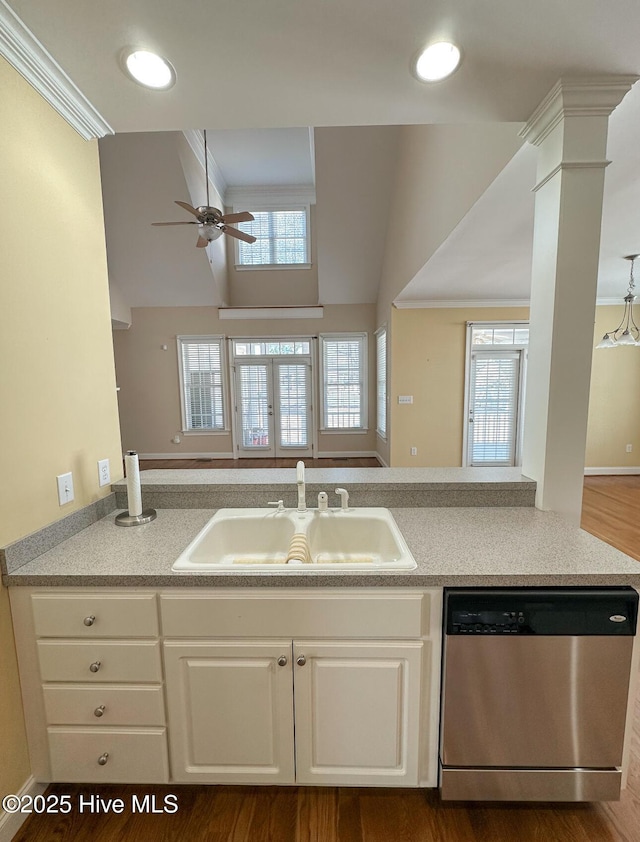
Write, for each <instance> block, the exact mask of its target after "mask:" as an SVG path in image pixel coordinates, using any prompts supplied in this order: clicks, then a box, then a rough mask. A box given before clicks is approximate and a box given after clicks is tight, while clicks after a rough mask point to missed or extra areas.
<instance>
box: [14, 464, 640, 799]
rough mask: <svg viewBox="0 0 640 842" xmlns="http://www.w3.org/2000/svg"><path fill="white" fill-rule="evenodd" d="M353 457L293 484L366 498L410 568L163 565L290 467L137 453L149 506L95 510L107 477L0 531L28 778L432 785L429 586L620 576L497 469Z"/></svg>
mask: <svg viewBox="0 0 640 842" xmlns="http://www.w3.org/2000/svg"><path fill="white" fill-rule="evenodd" d="M368 470H369V469H355V470H353V471H351V470H348V469H333V470H332V469H328V470H326V469H316V470H314V469H310V470H308V471H307V503H308V504H310V505H313V504H314V502H315V498H316V495H317V493H318V492H319V491H322V490H324V491H326V492H327V493H328V494H329V495H330V501H331V505H333V506H336V505H337V504H338V501H337V499H336V498H335V497H334V489H335V487H336V486H345V487H346V488H347V489H348V490H349V493H350V503H351V504H353V505H354V506H355V507H356V508H357V507H359V506H380V505H382V506H387V507H388V508H390V509H391V512H392V514H393V516H394V518H395V520H396V522H397V524H398V526H399V527H400V530H401V532H402V534H403V536H404V538H405V540H406V542H407V544H408V546H409V549H410V550H411V552H412V554H413V556H414V558H415V560H416V562H417V566H416V568H415V569H414V570H411V571H398V570H396V571H386V572H383V571H380V572H360V571H357V572H342V573H341V572H339V571H338V572H336V573H333V572H322V573H320V572H316V573H314V572H313V571H312V570H310V571H309V572H307V569H305V571H304V572H303V573H301V572H300V568H299V567H297V568H293V569H292V571H291V572H290V571H288V570H286V571H282V572H278V573H275V572H262V571H261V572H256V573H253V572H250V571H249V572H248V571H246V570H243V571H242V572H238V571H233V570H232V571H228V572H220V573H218V572H215V573H210V572H208V573H206V574H198V573H195V574H176V573H173V572H172V571H171V565H172V563H173V562H174V561H175V559H176V558H177V557H178V555H179V554H180V553H181V552H182V550H183V549H184V548H185V546H186V545H187V544H188V543H189V542H190V541H191V540H192V539H193V538H194V537H195V535H196V534H197V533H198V532H199V531H200V530H201V529H202V528H203V527H204V525H205V524H206V523H207V522H208V520H209V519H210V518H211V517H212V515H213V514H214V511H215V510H216V509H217V508H218V507H220V506H225V507H227V506H229V507H238V506H243V505H244V506H266V504H267V503H268V502H270V501H277V500H279V499H283V500H284V504H285V506H287V507H291V506H292V505H294V500H295V479H294V476H295V474H294V471H293V470H265V471H251V470H245V471H167V472H160V471H149V472H143V474H142V482H143V498H144V502H145V505H151V506H153V507H154V508H156V509H157V510H158V518H157V520H156V521H154V522H152V523H150V524H147V525H144V526H140V527H135V528H132V529H122V528H119V527H117V526H116V525H115V523H114V516H115V513H116V511H117V510H119V508H121V507H122V506H123V505H125V502H124V501H125V498H124V497H123V485H122V484H119V483H116V484H115V486H114V496H112V497H111V498H109V500H108V501H103V502H102V503H101V504H100V505H101V506H102V508H100V507H98V508H97V509H96V512H95V513H94V515H93V520H94V522H92V523H90V525H87V524H86V523H85V525H84V528H81V529H80V530H79V531H77V532H76V533H75V534H68V535H66V536H65V537H64V540H60V538H61V535H62V532H61V529H60V527H59V526H58V528H57V530H56V531H55V534H54V535H53V536H51V537H50V540H51V541H54V542H55V541H56V539H57V541H58V542H57V543H56V544H55V546H47V536H46V534H45V533H46V530H43V531H42V533H39V534H38V536H31V537H30V538H28V539H23V541H22V542H18V543H17V544H16V545H12V546H11V547H8V548H6V549H5V551H4V555H3V577H4V581H5V583H6V584H7V585H8V586H9V588H10V596H11V603H12V611H13V614H14V625H15V630H16V638H17V648H18V654H19V661H20V670H21V680H22V685H23V693H24V705H25V716H26V721H27V730H28V734H29V745H30V752H31V762H32V768H33V770H34V776H35V777H36V779H37V780H41V781H51V780H59V781H71V780H76V781H87V782H88V781H101V782H122V783H126V782H163V781H164V782H166V781H173V782H194V783H197V782H200V783H221V782H236V783H300V784H322V785H355V786H363V785H371V786H425V787H435V786H437V780H438V772H437V744H438V719H439V701H438V700H439V693H440V670H439V664H440V646H441V635H442V631H441V625H442V588H443V587H447V586H454V587H455V586H510V585H517V586H525V587H528V586H531V587H533V586H547V585H553V586H563V585H571V586H576V585H577V586H585V585H586V586H592V585H593V586H603V585H613V584H624V585H632V586H634V587H640V565H639V564H638V562H636V561H634V560H633V559H630V558H629V557H628V556H625V555H624V554H623V553H621V552H619V551H618V550H616V549H614V548H613V547H611V546H609V545H607V544H604V543H603V542H601V541H600V540H598V539H597V538H595V537H593V536H592V535H590V534H588V533H586V532H584V531H583V530H581V529H579V528H577V527H575V526H572V525H570V524H568V523H567V522H566V521H565V520H564V519H563V518H562V517H561V516H559V515H557V514H554V513H550V512H542V511H539V510H537V509H535V508H534V506H533V501H534V493H535V484H534V483H532V482H531V481H530V480H528V479H526V478H524V477H522V476H520V475H519V473H518V472H517V471H511V470H508V469H488V470H486V471H476V470H473V471H465V470H464V469H459V470H445V469H441V470H440V471H438V470H437V469H420V470H417V471H415V470H401V469H371V471H372V474H373V476H367V475H363V473H362V472H365V471H368ZM438 502H440V503H441V505H438ZM116 506H118V508H116ZM73 517H74V516H73V515H72V516H70V518H73ZM63 531H64V530H63ZM30 555H31V557H29V556H30ZM637 665H638V647H636V651H635V655H634V660H633V666H632V671H631V672H632V674H633V675H635V673H636V672H637ZM632 684H633V682H632ZM632 690H633V686H632ZM294 699H295V704H294ZM213 711H215V715H214V714H213Z"/></svg>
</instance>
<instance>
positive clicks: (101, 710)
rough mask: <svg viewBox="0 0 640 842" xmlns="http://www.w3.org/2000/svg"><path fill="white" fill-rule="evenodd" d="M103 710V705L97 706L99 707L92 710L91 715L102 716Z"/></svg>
mask: <svg viewBox="0 0 640 842" xmlns="http://www.w3.org/2000/svg"><path fill="white" fill-rule="evenodd" d="M104 710H105V708H104V705H99V706H98V707H97V708H96V709H95V710H94V712H93V715H94V716H102V714H103V713H104Z"/></svg>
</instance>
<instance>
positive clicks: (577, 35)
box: [0, 0, 640, 300]
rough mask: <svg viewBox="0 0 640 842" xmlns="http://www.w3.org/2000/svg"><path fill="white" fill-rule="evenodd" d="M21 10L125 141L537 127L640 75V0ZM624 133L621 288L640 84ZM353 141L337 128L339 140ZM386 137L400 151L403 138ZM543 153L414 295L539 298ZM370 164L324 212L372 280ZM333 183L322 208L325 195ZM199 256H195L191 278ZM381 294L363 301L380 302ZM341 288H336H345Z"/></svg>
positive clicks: (617, 127) (465, 229)
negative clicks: (535, 120) (129, 64)
mask: <svg viewBox="0 0 640 842" xmlns="http://www.w3.org/2000/svg"><path fill="white" fill-rule="evenodd" d="M0 2H3V3H4V2H5V0H0ZM8 6H9V7H10V8H12V9H13V10H14V11H15V13H16V14H17V15H18V16H19V17H20V18H21V19H22V21H23V22H24V23H25V24H26V26H27V27H28V28H29V29H30V30H31V31H32V32H33V33H34V35H35V36H36V37H37V38H38V39H39V40H40V41H41V43H42V44H43V46H44V47H45V48H46V49H47V50H48V51H49V53H50V54H51V55H52V56H53V58H54V59H55V60H56V61H57V62H58V63H59V65H60V66H61V67H62V69H63V70H64V71H65V72H66V73H67V74H68V75H69V77H70V78H71V79H72V80H73V82H74V83H75V84H76V85H77V86H78V88H79V89H80V90H81V91H82V93H83V94H84V95H85V96H86V97H87V98H88V99H89V101H90V102H91V103H92V105H93V106H94V107H95V108H96V109H97V110H98V111H99V112H100V113H101V115H102V116H103V117H104V119H105V120H106V122H107V123H108V124H109V125H110V126H111V127H112V128H113V129H114V131H115V132H116V133H122V132H164V131H178V130H184V129H193V128H202V127H204V126H206V127H208V128H209V129H211V130H215V129H225V130H229V129H264V128H268V127H299V128H301V129H303V130H304V129H306V128H307V127H314V126H315V127H330V126H334V127H346V126H361V127H367V126H375V125H380V126H394V125H407V124H426V123H464V124H468V126H469V132H470V133H473V131H474V125H475V124H478V123H480V122H519V121H524V120H526V119H527V118H528V117H529V116H530V114H531V112H532V111H533V109H534V108H535V107H536V105H537V104H538V103H539V102H540V100H541V99H542V98H543V97H544V96H545V94H546V93H547V92H548V91H549V89H550V88H551V87H552V85H553V84H554V83H555V82H556V81H557V79H558V78H560V77H561V76H566V75H571V74H573V75H579V74H582V75H589V76H593V75H597V74H614V73H625V74H638V73H640V54H639V53H638V50H637V32H638V31H640V4H639V3H637V0H617V2H616V3H615V4H605V3H603V2H602V0H563V2H562V3H558V2H557V0H540V2H538V3H536V4H535V5H533V6H530V7H527V9H526V10H525V11H523V7H522V6H521V5H520V4H514V3H513V2H512V0H486V2H483V3H478V2H477V0H435V2H430V3H428V4H427V3H424V0H398V2H396V3H393V4H390V3H388V2H386V0H384V2H383V0H349V1H348V2H345V0H322V2H318V0H269V2H255V0H234V2H227V0H207V2H205V0H181V2H180V3H176V2H175V0H110V2H108V3H103V4H101V5H99V6H96V5H95V4H91V3H87V2H86V0H66V2H65V3H64V4H56V6H55V8H54V7H52V5H51V3H50V2H49V0H8ZM443 37H447V38H452V39H453V40H455V41H456V42H457V43H458V44H460V46H461V47H462V49H463V63H462V65H461V67H460V69H459V70H458V71H457V72H456V74H454V76H453V77H451V79H449V80H447V81H444V82H440V83H437V84H434V85H425V84H423V83H420V82H418V81H417V80H416V79H415V78H414V77H413V76H412V74H411V73H410V62H411V59H412V58H413V56H414V55H415V53H416V51H417V50H419V49H420V48H421V47H422V46H423V45H424V44H425V43H426V42H429V41H434V40H438V39H440V38H443ZM130 46H137V47H145V48H148V49H153V50H156V51H157V52H159V53H161V54H162V55H165V56H166V57H167V58H168V59H169V60H170V61H171V62H172V63H173V65H174V66H175V68H176V73H177V83H176V85H175V86H174V87H173V88H172V89H171V90H169V91H166V92H158V91H148V90H145V89H144V88H142V87H140V86H138V85H136V84H135V83H133V82H132V81H131V80H130V79H128V78H127V77H126V76H125V75H124V73H123V72H122V70H121V67H120V63H119V56H120V54H121V52H122V50H123V49H124V48H125V47H130ZM636 88H638V86H637V85H636ZM610 123H611V130H610V143H609V150H608V155H609V157H610V158H611V159H612V161H613V163H612V165H611V166H610V167H609V169H608V170H607V174H606V191H605V212H604V219H603V231H602V259H601V266H600V284H599V290H600V294H601V295H604V296H615V295H621V294H622V293H623V292H624V286H625V283H626V277H625V271H626V270H625V266H624V264H622V261H621V260H620V257H621V256H622V255H623V254H627V253H630V252H634V251H640V224H639V223H640V219H638V216H639V212H638V210H637V208H638V207H640V202H639V201H638V199H639V198H640V195H639V194H640V152H639V151H638V150H639V149H640V144H638V143H637V140H636V135H637V132H638V126H640V92H639V91H637V90H636V89H634V90H632V91H631V93H630V94H629V95H628V96H627V97H626V99H625V100H624V101H623V103H622V104H621V105H620V106H619V107H618V109H617V110H616V111H615V112H614V114H613V115H612V117H611V121H610ZM327 131H328V130H327ZM336 137H337V135H336V136H334V137H333V138H331V136H330V134H327V135H326V139H327V143H328V144H329V145H331V142H333V141H335V138H336ZM363 137H364V135H362V136H361V138H360V139H361V140H362V138H363ZM386 137H387V138H388V148H387V149H386V153H385V154H390V151H391V149H392V146H393V144H392V141H391V134H389V133H388V134H387V135H386ZM114 140H117V138H115V139H114ZM317 153H318V150H317V149H316V154H317ZM533 158H534V154H533V150H531V149H529V148H523V149H522V150H521V151H520V152H518V153H517V155H516V157H515V158H514V159H513V160H512V161H511V162H510V163H509V164H508V165H507V167H506V168H505V169H504V170H503V172H502V173H501V174H500V176H499V178H498V179H497V180H496V182H495V183H494V184H493V185H491V187H490V188H489V190H487V192H486V193H485V194H484V195H483V196H482V197H481V198H480V199H479V200H478V201H477V202H476V204H475V205H474V206H473V207H472V208H471V209H470V212H469V213H468V214H467V215H466V216H465V218H464V219H463V220H461V221H460V223H459V224H458V225H457V226H456V227H455V228H454V230H453V231H452V232H451V233H450V234H449V236H448V237H447V238H445V240H444V241H443V243H442V245H441V246H440V248H438V249H437V250H436V252H435V253H434V254H433V256H432V257H431V258H430V260H429V261H427V262H426V263H425V265H424V266H423V267H422V268H421V269H420V270H419V271H418V272H417V274H416V275H415V277H414V278H413V280H412V281H411V283H410V284H409V286H408V287H407V288H406V289H405V290H404V291H403V292H402V293H401V295H400V297H401V298H404V299H442V298H447V299H450V298H452V297H454V295H455V297H458V298H460V299H461V300H462V299H473V298H474V297H480V298H486V297H494V296H500V297H503V298H505V299H520V298H526V297H527V295H528V276H529V262H530V251H531V206H532V205H531V199H530V196H529V193H528V191H529V189H530V185H531V183H532V180H533V175H532V172H533V169H532V168H533V163H532V162H533ZM325 160H328V159H327V158H325ZM359 163H360V171H359V174H358V177H357V178H356V177H354V178H351V179H349V178H342V182H343V184H342V185H340V184H339V183H336V178H335V176H334V177H333V182H332V183H331V190H329V194H330V195H331V196H332V202H333V206H334V213H333V214H330V213H328V212H327V211H326V210H325V211H323V212H322V211H321V209H320V205H318V211H319V213H321V212H322V213H324V214H325V216H324V231H325V236H333V237H338V238H339V237H340V236H343V237H344V236H346V237H347V240H346V241H345V242H343V243H341V244H339V245H338V246H337V247H336V248H334V247H331V252H332V254H334V255H340V254H342V255H343V257H344V258H345V259H346V258H347V257H348V256H349V254H351V255H353V254H359V255H367V259H368V260H369V263H367V266H366V274H367V277H369V278H371V276H372V275H374V274H375V267H374V266H373V262H375V261H376V260H380V259H381V248H382V245H381V239H382V238H383V234H382V228H383V227H384V222H385V220H384V213H385V207H384V206H383V207H380V208H378V212H377V213H371V206H370V205H369V206H368V207H367V208H366V209H365V210H362V212H361V216H358V214H359V213H360V209H362V208H363V207H364V206H365V204H366V201H367V197H366V196H365V199H364V201H363V184H365V183H366V182H367V180H369V181H373V180H375V179H376V178H379V190H378V192H377V194H376V195H375V200H376V201H383V202H384V198H385V195H386V194H388V192H389V190H390V189H391V186H390V185H391V182H390V178H391V175H390V173H391V169H392V164H393V160H391V161H388V164H387V165H385V167H384V168H383V171H380V170H379V167H380V162H379V161H377V160H376V159H375V156H373V157H372V159H371V161H370V166H371V167H372V171H371V172H370V173H369V174H368V176H367V174H366V173H365V166H364V162H363V161H360V162H359ZM238 165H239V166H241V164H239V161H238V160H236V161H235V164H234V166H238ZM376 168H377V169H376ZM150 169H153V168H150ZM156 169H157V168H156ZM347 174H348V173H347ZM167 175H168V181H167V184H166V186H165V187H166V189H165V187H161V186H160V185H158V184H155V185H154V184H153V183H152V182H151V181H150V180H149V181H148V182H147V183H145V173H144V172H142V173H139V175H138V177H137V178H136V179H135V183H132V184H131V185H130V189H131V191H132V193H131V195H130V196H129V197H127V196H126V195H123V196H122V197H121V202H122V204H123V205H126V204H127V201H130V202H131V203H132V204H135V203H136V202H144V201H146V202H147V203H150V204H153V205H154V212H155V209H156V207H157V201H159V200H160V195H159V194H160V192H161V193H162V197H163V201H164V197H165V196H166V198H167V200H168V201H169V202H171V201H172V200H173V199H174V198H180V196H179V194H178V195H174V193H175V191H176V190H178V191H179V189H180V184H179V183H176V178H177V175H176V173H174V175H173V182H172V180H171V179H172V176H171V174H170V173H167ZM317 176H318V183H317V190H318V195H319V199H318V200H319V202H320V194H321V193H322V192H323V191H324V190H325V188H323V187H322V186H321V181H320V174H319V173H317ZM155 177H156V175H154V174H152V173H149V174H148V178H149V179H152V178H155ZM238 177H239V176H237V175H235V176H234V179H237V178H238ZM247 178H249V176H247ZM250 178H251V180H253V178H254V174H252V175H251V177H250ZM178 182H179V179H178ZM340 186H342V190H343V192H342V195H340V194H339V191H338V188H339V187H340ZM134 190H135V191H137V192H136V193H135V195H134V193H133V191H134ZM385 191H386V194H385ZM365 193H366V191H365ZM136 197H138V198H136ZM142 197H144V198H142ZM350 221H351V223H352V225H351V230H349V224H350ZM349 237H350V238H351V240H350V242H351V243H353V244H354V248H353V249H351V252H350V250H349V248H348V243H349V240H348V238H349ZM141 252H142V253H141V254H140V255H139V256H138V257H139V259H140V260H143V259H147V260H154V259H155V260H158V259H159V256H158V255H157V254H156V255H155V257H154V255H153V249H152V248H149V247H145V248H144V249H142V250H141ZM196 256H197V255H194V256H191V255H189V256H187V257H185V262H181V263H180V266H181V267H182V271H183V272H187V271H189V266H190V261H191V262H193V261H194V260H195V257H196ZM121 258H122V261H125V260H127V259H128V257H127V256H126V255H122V256H121ZM326 259H327V260H328V258H326ZM354 264H355V261H354ZM194 265H195V264H194ZM205 268H206V267H205ZM363 274H364V273H363ZM327 277H328V275H327ZM479 279H480V280H481V281H482V282H481V283H479ZM202 283H203V284H204V283H205V281H204V278H203V280H202ZM371 283H374V282H373V281H370V282H369V284H371ZM365 286H366V284H364V282H363V283H362V284H361V287H362V288H358V291H357V292H355V293H354V295H355V296H356V297H365V298H366V299H367V300H371V287H370V286H369V288H367V289H365V288H364V287H365ZM338 291H339V285H336V289H335V290H334V293H329V294H330V295H331V294H338Z"/></svg>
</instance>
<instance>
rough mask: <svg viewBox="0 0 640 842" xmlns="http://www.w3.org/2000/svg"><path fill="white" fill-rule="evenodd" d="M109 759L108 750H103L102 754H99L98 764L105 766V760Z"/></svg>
mask: <svg viewBox="0 0 640 842" xmlns="http://www.w3.org/2000/svg"><path fill="white" fill-rule="evenodd" d="M108 759H109V752H108V751H105V753H104V754H101V755H100V757H99V758H98V766H106V765H107V760H108Z"/></svg>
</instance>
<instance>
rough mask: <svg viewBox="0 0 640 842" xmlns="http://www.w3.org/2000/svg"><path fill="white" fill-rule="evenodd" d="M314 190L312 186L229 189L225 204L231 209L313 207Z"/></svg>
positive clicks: (290, 185)
mask: <svg viewBox="0 0 640 842" xmlns="http://www.w3.org/2000/svg"><path fill="white" fill-rule="evenodd" d="M315 203H316V188H315V187H314V186H313V184H283V185H255V186H252V187H229V189H228V190H227V193H226V195H225V204H227V205H230V206H231V207H236V206H240V205H243V206H251V209H252V210H254V209H256V210H258V209H259V208H260V207H264V208H272V207H283V206H285V205H292V204H293V205H315Z"/></svg>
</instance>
